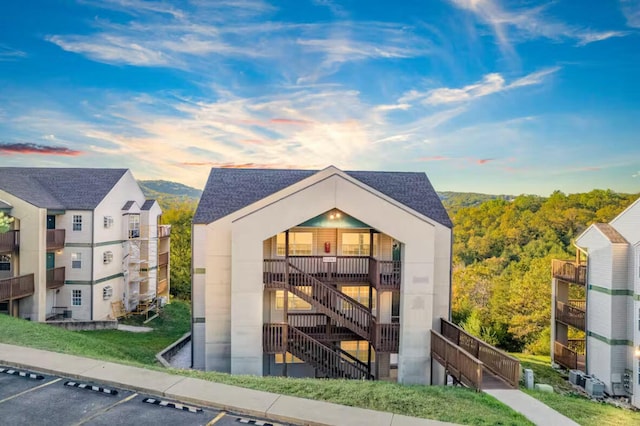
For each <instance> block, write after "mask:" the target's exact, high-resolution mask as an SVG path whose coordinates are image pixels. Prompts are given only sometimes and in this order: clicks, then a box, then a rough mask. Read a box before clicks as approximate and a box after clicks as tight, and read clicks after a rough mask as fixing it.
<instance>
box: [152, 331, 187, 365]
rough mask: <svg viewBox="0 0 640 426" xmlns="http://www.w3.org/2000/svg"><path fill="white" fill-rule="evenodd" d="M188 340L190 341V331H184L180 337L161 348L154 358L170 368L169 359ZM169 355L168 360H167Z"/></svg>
mask: <svg viewBox="0 0 640 426" xmlns="http://www.w3.org/2000/svg"><path fill="white" fill-rule="evenodd" d="M189 342H191V332H188V333H185V334H184V335H183V336H182V337H181V338H179V339H178V340H176V341H175V342H173V343H172V344H170V345H169V346H167V347H166V348H164V349H163V350H161V351H160V352H158V353H157V354H156V360H157V361H158V362H159V363H160V364H162V366H163V367H166V368H171V364H170V363H169V360H171V358H173V356H174V355H175V354H176V353H177V352H178V351H179V350H180V349H182V348H184V347H185V346H186V345H187V344H188V343H189ZM167 356H169V360H167V358H166V357H167Z"/></svg>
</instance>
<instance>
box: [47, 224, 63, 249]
mask: <svg viewBox="0 0 640 426" xmlns="http://www.w3.org/2000/svg"><path fill="white" fill-rule="evenodd" d="M64 240H65V230H64V229H47V250H58V249H63V248H64Z"/></svg>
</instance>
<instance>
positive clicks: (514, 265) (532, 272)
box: [450, 190, 638, 353]
mask: <svg viewBox="0 0 640 426" xmlns="http://www.w3.org/2000/svg"><path fill="white" fill-rule="evenodd" d="M636 198H638V194H636V195H629V194H618V193H615V192H613V191H603V190H594V191H591V192H588V193H582V194H571V195H565V194H563V193H562V192H559V191H557V192H554V193H553V194H552V195H551V196H550V197H548V198H545V197H539V196H532V195H521V196H518V197H515V198H514V199H513V200H511V201H507V200H504V199H494V200H490V201H486V202H484V203H482V204H480V205H477V206H472V207H465V208H460V209H458V210H457V211H455V212H451V213H450V214H451V218H452V220H453V222H454V246H453V255H454V259H453V264H454V268H453V298H452V307H453V317H454V321H456V322H458V323H459V324H461V325H462V326H463V327H464V328H466V329H467V330H468V331H470V332H472V333H474V334H476V335H479V336H480V337H482V338H483V339H485V340H486V341H488V342H490V343H493V344H496V345H498V346H500V347H502V348H504V349H507V350H510V351H523V350H528V351H531V352H536V353H544V352H548V351H549V341H550V337H549V325H550V319H551V259H553V258H558V259H573V258H575V248H574V247H573V246H572V241H573V240H574V238H575V237H576V236H578V235H579V234H580V233H581V232H582V231H583V230H584V229H585V228H586V227H587V226H588V225H589V224H591V223H593V222H608V221H609V220H611V219H612V218H613V217H615V216H616V215H617V214H618V213H620V212H621V211H622V210H623V209H624V208H626V207H627V206H628V205H629V204H631V202H633V201H634V200H635V199H636ZM574 296H575V297H579V296H580V295H577V294H576V295H574Z"/></svg>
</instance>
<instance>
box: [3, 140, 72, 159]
mask: <svg viewBox="0 0 640 426" xmlns="http://www.w3.org/2000/svg"><path fill="white" fill-rule="evenodd" d="M14 154H15V155H31V154H38V155H61V156H67V157H75V156H77V155H80V154H82V151H77V150H75V149H70V148H67V147H62V146H52V145H39V144H35V143H8V142H0V155H14Z"/></svg>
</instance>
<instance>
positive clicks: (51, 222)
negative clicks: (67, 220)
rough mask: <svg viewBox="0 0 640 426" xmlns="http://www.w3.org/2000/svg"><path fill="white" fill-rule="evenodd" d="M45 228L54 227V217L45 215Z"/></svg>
mask: <svg viewBox="0 0 640 426" xmlns="http://www.w3.org/2000/svg"><path fill="white" fill-rule="evenodd" d="M47 229H56V217H55V216H54V215H47Z"/></svg>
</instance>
